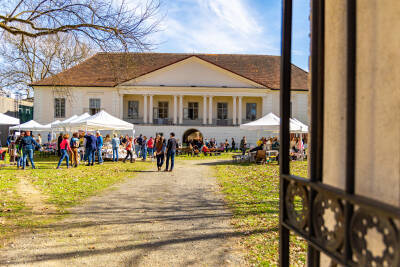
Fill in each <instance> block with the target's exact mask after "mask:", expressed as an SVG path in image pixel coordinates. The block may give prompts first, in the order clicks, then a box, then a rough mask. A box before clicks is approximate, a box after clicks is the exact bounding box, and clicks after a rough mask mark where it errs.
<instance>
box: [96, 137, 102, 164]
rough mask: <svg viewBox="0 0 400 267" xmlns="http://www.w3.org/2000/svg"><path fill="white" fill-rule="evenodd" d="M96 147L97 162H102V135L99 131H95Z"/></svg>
mask: <svg viewBox="0 0 400 267" xmlns="http://www.w3.org/2000/svg"><path fill="white" fill-rule="evenodd" d="M96 147H97V162H98V163H99V164H103V157H102V155H101V149H102V148H103V136H101V134H100V132H98V131H97V132H96Z"/></svg>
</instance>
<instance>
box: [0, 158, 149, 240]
mask: <svg viewBox="0 0 400 267" xmlns="http://www.w3.org/2000/svg"><path fill="white" fill-rule="evenodd" d="M64 162H65V161H64ZM35 164H36V167H37V169H36V170H32V169H30V168H28V169H26V170H17V168H16V166H11V167H3V168H1V171H0V240H1V238H2V237H5V236H8V235H9V234H10V233H11V234H12V232H13V231H18V230H24V229H30V228H33V227H34V226H37V225H42V224H46V223H48V222H50V221H54V219H57V218H59V217H61V216H62V214H65V213H67V208H68V207H71V206H73V205H76V204H78V203H80V202H81V201H82V200H84V199H85V198H87V197H89V196H92V195H94V194H96V193H98V192H100V191H101V190H104V189H106V188H109V187H110V186H112V185H113V184H115V183H118V182H120V181H122V180H124V179H126V178H131V177H133V176H135V171H140V170H144V169H146V168H149V167H150V164H151V163H150V162H146V163H144V162H136V163H125V164H123V163H121V162H119V163H112V162H105V163H104V164H103V165H95V166H93V167H86V166H79V167H78V168H70V169H66V167H65V165H64V164H65V163H64V164H63V165H62V169H61V170H56V169H55V167H56V165H57V158H55V157H51V158H43V159H36V161H35ZM110 174H111V175H110ZM20 179H26V180H28V181H29V182H30V183H32V184H33V185H34V186H35V187H36V188H37V189H38V190H39V191H40V192H42V193H43V194H44V195H46V196H47V198H48V202H49V203H50V204H52V205H54V206H55V207H56V208H57V211H58V212H57V214H55V215H52V216H41V217H38V216H35V215H34V214H32V212H31V211H30V209H29V208H28V207H27V205H25V203H24V201H23V198H22V197H21V196H20V195H18V192H17V190H16V186H17V184H18V183H19V181H20Z"/></svg>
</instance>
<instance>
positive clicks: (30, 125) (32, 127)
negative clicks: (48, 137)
mask: <svg viewBox="0 0 400 267" xmlns="http://www.w3.org/2000/svg"><path fill="white" fill-rule="evenodd" d="M43 126H44V125H42V124H40V123H38V122H36V121H34V120H30V121H28V122H25V123H22V124H19V125H16V126H13V127H10V130H19V131H20V130H22V131H36V129H41V128H43Z"/></svg>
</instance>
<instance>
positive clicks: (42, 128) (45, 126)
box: [35, 120, 60, 131]
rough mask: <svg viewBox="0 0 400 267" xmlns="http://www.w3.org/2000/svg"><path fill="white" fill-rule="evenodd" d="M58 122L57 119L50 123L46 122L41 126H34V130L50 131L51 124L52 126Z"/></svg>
mask: <svg viewBox="0 0 400 267" xmlns="http://www.w3.org/2000/svg"><path fill="white" fill-rule="evenodd" d="M59 122H60V121H59V120H56V121H53V122H50V123H48V124H45V125H42V127H38V128H36V129H35V131H52V126H53V125H54V124H57V123H59Z"/></svg>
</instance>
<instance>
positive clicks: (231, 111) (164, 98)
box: [119, 88, 278, 126]
mask: <svg viewBox="0 0 400 267" xmlns="http://www.w3.org/2000/svg"><path fill="white" fill-rule="evenodd" d="M163 89H164V90H163V91H160V90H157V91H156V89H155V88H147V90H148V92H147V93H145V92H141V91H138V90H135V89H127V88H124V89H120V90H119V98H120V101H119V102H122V103H123V106H122V110H121V112H122V114H121V117H122V118H123V119H124V120H127V121H131V122H133V123H135V124H150V125H151V124H161V125H211V126H217V125H221V126H237V125H240V124H241V123H242V122H243V121H250V120H252V119H253V118H258V117H261V116H262V115H265V114H263V113H264V112H266V113H267V112H271V111H273V110H271V109H272V106H269V107H268V106H264V105H268V102H267V101H265V99H264V98H269V97H271V98H273V97H277V96H276V93H275V92H269V93H260V92H253V93H251V92H248V93H242V94H240V93H236V94H235V95H232V93H227V92H218V88H213V89H208V88H207V89H205V90H206V91H211V90H212V91H214V93H213V95H211V94H209V93H201V92H199V91H201V90H204V89H203V88H197V92H196V91H195V90H194V89H193V88H188V89H187V90H185V91H183V90H182V88H180V89H181V90H179V91H178V90H175V92H173V91H174V90H173V89H174V88H163ZM175 89H176V88H175ZM243 89H245V88H243ZM247 89H249V88H247ZM250 90H251V89H250ZM268 94H270V95H268ZM247 104H251V105H247ZM277 111H278V110H275V112H277ZM251 114H253V117H251V116H252V115H251Z"/></svg>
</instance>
